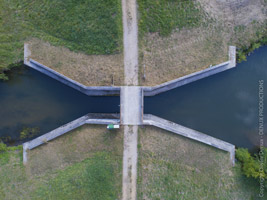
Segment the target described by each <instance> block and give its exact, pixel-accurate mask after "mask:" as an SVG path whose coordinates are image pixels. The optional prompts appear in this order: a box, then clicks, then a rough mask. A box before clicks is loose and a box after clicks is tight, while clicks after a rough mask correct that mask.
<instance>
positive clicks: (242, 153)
mask: <svg viewBox="0 0 267 200" xmlns="http://www.w3.org/2000/svg"><path fill="white" fill-rule="evenodd" d="M236 158H237V159H238V161H240V162H241V164H242V172H243V173H244V175H246V176H247V177H253V178H255V179H260V178H262V179H264V180H266V179H267V148H266V147H265V148H262V150H261V151H260V152H259V153H258V154H255V155H254V156H252V155H251V154H250V153H249V152H248V149H244V148H239V149H237V150H236ZM266 188H267V185H266Z"/></svg>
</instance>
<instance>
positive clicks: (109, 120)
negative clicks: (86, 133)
mask: <svg viewBox="0 0 267 200" xmlns="http://www.w3.org/2000/svg"><path fill="white" fill-rule="evenodd" d="M84 124H120V120H119V114H87V115H85V116H82V117H80V118H78V119H76V120H74V121H72V122H70V123H68V124H65V125H63V126H61V127H59V128H57V129H55V130H53V131H50V132H48V133H46V134H44V135H42V136H40V137H37V138H35V139H33V140H31V141H28V142H25V143H23V163H24V164H26V163H27V150H29V149H33V148H36V147H38V146H40V145H42V144H45V143H47V142H49V141H51V140H53V139H55V138H57V137H59V136H61V135H63V134H65V133H67V132H69V131H71V130H73V129H75V128H77V127H80V126H82V125H84Z"/></svg>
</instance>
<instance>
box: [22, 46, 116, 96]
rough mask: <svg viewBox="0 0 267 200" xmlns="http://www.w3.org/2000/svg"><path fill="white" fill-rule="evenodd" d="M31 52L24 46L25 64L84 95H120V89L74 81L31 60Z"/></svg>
mask: <svg viewBox="0 0 267 200" xmlns="http://www.w3.org/2000/svg"><path fill="white" fill-rule="evenodd" d="M30 55H31V51H30V49H29V45H28V44H27V43H25V44H24V64H25V65H27V66H29V67H31V68H33V69H35V70H37V71H39V72H41V73H43V74H45V75H47V76H50V77H51V78H53V79H56V80H58V81H60V82H61V83H64V84H65V85H68V86H70V87H72V88H74V89H76V90H78V91H80V92H82V93H84V94H87V95H91V96H106V95H120V87H116V86H114V87H113V86H85V85H83V84H81V83H78V82H77V81H74V80H72V79H70V78H68V77H66V76H64V75H62V74H60V73H58V72H56V71H55V70H53V69H51V68H49V67H47V66H45V65H43V64H41V63H38V62H37V61H35V60H33V59H30Z"/></svg>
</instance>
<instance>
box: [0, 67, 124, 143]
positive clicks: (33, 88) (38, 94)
mask: <svg viewBox="0 0 267 200" xmlns="http://www.w3.org/2000/svg"><path fill="white" fill-rule="evenodd" d="M0 105H1V109H0V137H1V138H2V139H4V140H6V141H7V140H8V143H9V144H18V143H20V142H21V140H20V133H21V131H22V130H23V129H25V128H34V127H38V128H39V129H40V132H39V133H38V135H42V134H44V133H46V132H48V131H51V130H53V129H55V128H57V127H59V126H61V125H63V124H66V123H68V122H70V121H72V120H74V119H77V118H79V117H81V116H83V115H85V114H87V113H118V112H119V97H92V96H91V97H90V96H87V95H84V94H82V93H80V92H78V91H76V90H74V89H72V88H70V87H68V86H66V85H64V84H62V83H60V82H58V81H56V80H54V79H52V78H49V77H48V76H46V75H43V74H41V73H39V72H37V71H35V70H33V69H30V68H28V67H26V66H22V67H19V68H16V69H15V70H13V71H12V72H11V74H10V80H9V81H7V82H0ZM38 135H36V136H38ZM36 136H35V137H36Z"/></svg>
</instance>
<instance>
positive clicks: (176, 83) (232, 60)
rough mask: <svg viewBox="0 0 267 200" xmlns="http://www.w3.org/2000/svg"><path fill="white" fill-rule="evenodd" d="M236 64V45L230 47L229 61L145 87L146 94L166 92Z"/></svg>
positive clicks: (152, 94)
mask: <svg viewBox="0 0 267 200" xmlns="http://www.w3.org/2000/svg"><path fill="white" fill-rule="evenodd" d="M235 66H236V47H234V46H230V47H229V61H227V62H224V63H221V64H219V65H216V66H212V67H210V68H207V69H204V70H202V71H199V72H195V73H192V74H189V75H186V76H183V77H181V78H178V79H174V80H172V81H168V82H165V83H163V84H160V85H157V86H154V87H143V90H144V95H145V96H154V95H156V94H159V93H162V92H166V91H168V90H171V89H174V88H177V87H180V86H183V85H185V84H188V83H191V82H194V81H197V80H200V79H202V78H206V77H208V76H211V75H214V74H217V73H219V72H223V71H225V70H228V69H231V68H233V67H235Z"/></svg>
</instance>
